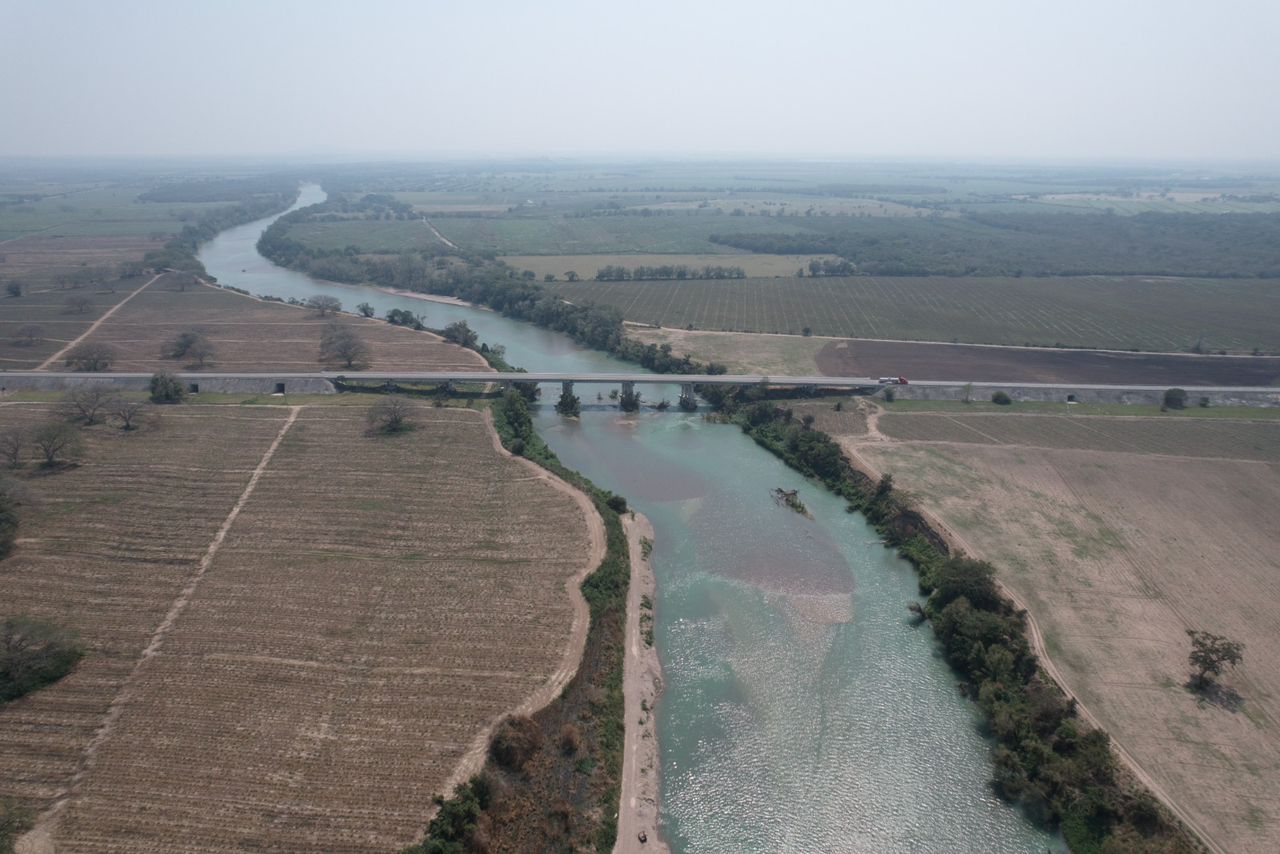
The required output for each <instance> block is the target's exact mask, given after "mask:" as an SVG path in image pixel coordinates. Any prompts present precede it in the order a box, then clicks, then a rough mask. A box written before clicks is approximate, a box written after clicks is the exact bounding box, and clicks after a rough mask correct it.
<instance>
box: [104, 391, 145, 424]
mask: <svg viewBox="0 0 1280 854" xmlns="http://www.w3.org/2000/svg"><path fill="white" fill-rule="evenodd" d="M145 408H146V402H145V401H142V400H140V399H138V398H132V397H118V398H116V399H115V400H114V401H112V403H111V408H110V409H111V415H112V417H114V418H115V419H116V420H117V421H119V422H120V429H121V430H124V431H126V432H127V431H129V430H132V429H133V422H134V421H136V420H137V418H138V416H139V415H141V414H142V410H143V409H145Z"/></svg>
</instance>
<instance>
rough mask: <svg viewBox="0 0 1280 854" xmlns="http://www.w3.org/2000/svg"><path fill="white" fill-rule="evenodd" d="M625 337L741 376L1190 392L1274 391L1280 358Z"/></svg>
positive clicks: (754, 337) (700, 335) (743, 337)
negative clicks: (1210, 388)
mask: <svg viewBox="0 0 1280 854" xmlns="http://www.w3.org/2000/svg"><path fill="white" fill-rule="evenodd" d="M627 337H629V338H634V339H635V340H637V341H640V342H642V343H644V344H657V345H659V346H661V345H664V344H669V345H671V348H672V350H673V351H674V352H675V353H677V354H681V355H688V356H689V357H690V358H692V359H694V360H695V361H699V362H704V363H705V362H718V363H720V364H722V365H725V366H727V367H728V368H729V370H730V372H739V373H762V374H791V375H793V376H809V375H814V374H822V375H825V376H830V377H860V376H870V377H880V376H905V377H908V378H909V379H913V380H926V379H927V380H958V381H969V382H1009V383H1021V382H1027V383H1040V382H1043V383H1081V384H1090V383H1097V384H1104V385H1105V384H1112V383H1116V384H1125V383H1131V384H1135V385H1164V386H1186V387H1188V388H1190V387H1193V386H1197V385H1247V386H1266V385H1280V358H1277V357H1274V356H1193V355H1182V354H1167V353H1150V354H1145V353H1116V352H1101V351H1094V350H1054V349H1050V348H1030V349H1028V348H1025V347H991V346H974V345H964V344H936V343H925V342H916V341H868V340H866V339H832V338H826V337H806V336H800V335H770V334H766V333H758V332H710V331H700V330H686V329H672V328H669V327H661V328H658V327H650V326H629V327H627Z"/></svg>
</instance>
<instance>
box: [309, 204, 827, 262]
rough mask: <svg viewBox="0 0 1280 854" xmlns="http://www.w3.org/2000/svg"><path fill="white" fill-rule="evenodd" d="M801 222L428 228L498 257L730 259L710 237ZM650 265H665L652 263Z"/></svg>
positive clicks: (487, 220) (565, 220)
mask: <svg viewBox="0 0 1280 854" xmlns="http://www.w3.org/2000/svg"><path fill="white" fill-rule="evenodd" d="M793 220H794V221H796V222H793ZM802 220H803V218H802V217H789V218H786V220H784V219H782V218H773V217H746V216H728V215H724V214H718V213H717V214H690V213H677V214H672V215H670V216H650V217H644V216H592V217H545V216H544V217H532V216H529V217H523V216H520V217H504V218H501V219H499V218H493V217H440V218H439V219H436V220H432V222H433V223H434V224H435V226H436V228H438V229H440V233H441V234H443V235H444V236H445V237H447V238H449V239H450V240H452V241H453V242H454V243H456V244H458V245H459V246H461V247H462V248H463V249H467V250H470V251H472V252H495V253H497V254H499V255H601V254H630V253H659V254H685V255H694V254H707V253H712V254H717V255H719V254H726V255H732V254H735V253H737V252H739V250H736V249H733V248H731V247H729V246H721V245H719V244H716V243H712V242H711V241H710V237H711V235H713V234H725V233H731V232H751V233H755V234H760V233H768V234H796V233H799V232H803V231H806V230H807V229H805V228H804V227H803V221H802ZM375 224H376V223H375ZM291 236H294V235H292V234H291ZM649 263H653V264H660V263H663V262H662V261H661V260H658V259H654V260H652V261H650V262H649ZM578 272H580V273H581V272H582V271H581V270H579V271H578ZM593 272H594V271H593Z"/></svg>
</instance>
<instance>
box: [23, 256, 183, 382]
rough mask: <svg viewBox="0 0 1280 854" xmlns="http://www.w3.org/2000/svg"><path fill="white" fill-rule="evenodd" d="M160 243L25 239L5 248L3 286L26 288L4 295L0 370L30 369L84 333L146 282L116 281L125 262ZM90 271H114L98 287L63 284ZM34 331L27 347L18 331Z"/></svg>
mask: <svg viewBox="0 0 1280 854" xmlns="http://www.w3.org/2000/svg"><path fill="white" fill-rule="evenodd" d="M157 246H158V244H157V243H155V242H154V241H152V240H151V239H150V238H144V237H128V236H125V237H120V236H113V237H67V238H53V237H26V238H22V239H21V240H15V241H13V242H10V243H5V244H2V245H0V257H3V259H4V260H3V263H0V283H2V282H9V281H15V280H16V281H18V282H21V283H23V284H24V285H26V289H25V292H24V293H23V295H22V296H20V297H10V296H8V295H7V294H4V295H0V370H4V369H6V368H9V369H13V370H19V369H30V368H34V367H35V366H37V365H39V364H40V363H41V362H43V361H44V360H45V359H46V358H48V357H49V356H51V355H52V354H53V353H55V352H57V351H58V350H59V349H61V348H62V346H63V345H65V344H66V343H67V342H68V341H71V340H72V339H74V338H75V337H76V336H78V335H80V334H81V333H83V332H84V331H85V330H86V329H88V328H89V325H90V324H91V323H93V321H95V320H97V319H98V318H99V317H101V316H102V313H103V312H105V311H106V310H107V309H109V308H110V307H111V306H113V305H115V304H116V303H118V302H119V301H120V300H121V299H123V298H124V297H125V296H127V295H128V294H129V292H130V291H132V290H135V289H136V288H137V287H138V286H139V285H141V284H143V283H144V282H146V279H145V278H140V279H117V278H115V277H114V271H115V269H116V267H117V266H118V265H119V264H121V263H123V262H126V261H140V260H142V256H143V255H145V254H146V253H147V252H148V251H150V250H152V249H155V248H156V247H157ZM85 267H102V268H107V269H109V270H111V271H112V275H111V276H109V277H108V278H107V280H106V281H105V282H104V283H103V284H101V285H97V286H83V287H75V288H72V287H70V286H69V285H68V286H63V285H61V284H59V283H58V281H57V280H58V279H59V278H60V277H62V276H65V275H67V274H71V273H74V272H76V271H77V270H83V269H84V268H85ZM77 298H84V299H86V300H88V302H87V303H86V304H85V305H84V306H83V307H75V308H72V307H69V306H68V305H67V301H68V300H71V299H77ZM29 325H35V326H38V327H40V332H39V334H38V335H37V336H36V338H35V340H34V341H33V342H31V343H27V341H26V338H25V336H24V335H20V334H19V331H20V330H22V329H23V328H24V327H26V326H29Z"/></svg>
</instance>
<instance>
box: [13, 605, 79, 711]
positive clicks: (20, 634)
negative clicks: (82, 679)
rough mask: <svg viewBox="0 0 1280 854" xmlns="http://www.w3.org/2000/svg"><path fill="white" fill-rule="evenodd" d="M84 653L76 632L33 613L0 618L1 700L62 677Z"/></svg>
mask: <svg viewBox="0 0 1280 854" xmlns="http://www.w3.org/2000/svg"><path fill="white" fill-rule="evenodd" d="M82 655H84V650H83V649H82V648H81V646H80V644H79V643H78V642H77V641H76V636H75V634H74V633H73V632H70V631H68V630H66V629H62V628H59V627H57V626H55V625H54V624H52V623H50V622H47V621H45V620H37V619H34V618H32V617H8V618H6V619H4V620H3V621H0V703H5V702H8V701H9V700H15V699H17V698H18V697H21V696H22V695H23V694H26V693H28V692H30V691H34V690H35V689H36V688H39V687H41V686H42V685H48V684H49V683H50V682H55V681H57V680H58V679H61V678H62V677H63V676H65V675H66V674H67V673H69V672H70V670H71V668H72V667H75V665H76V662H77V661H79V660H80V657H81V656H82Z"/></svg>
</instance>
